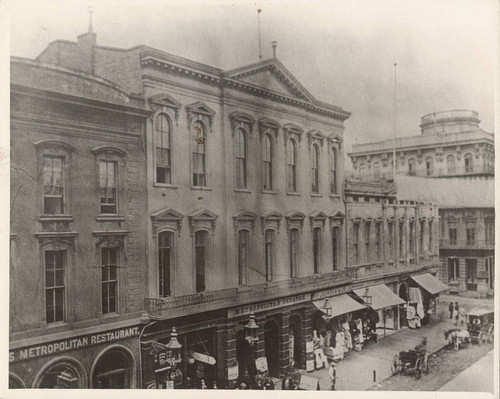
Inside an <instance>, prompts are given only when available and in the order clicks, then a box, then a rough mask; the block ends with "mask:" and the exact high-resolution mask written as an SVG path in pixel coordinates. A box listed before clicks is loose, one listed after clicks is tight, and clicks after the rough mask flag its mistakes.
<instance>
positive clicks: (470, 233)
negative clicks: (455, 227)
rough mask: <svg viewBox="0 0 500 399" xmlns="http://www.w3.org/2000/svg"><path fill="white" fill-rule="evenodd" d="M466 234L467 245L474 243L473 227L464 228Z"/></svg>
mask: <svg viewBox="0 0 500 399" xmlns="http://www.w3.org/2000/svg"><path fill="white" fill-rule="evenodd" d="M466 235H467V246H469V247H470V246H473V245H476V229H474V228H473V227H468V228H467V230H466Z"/></svg>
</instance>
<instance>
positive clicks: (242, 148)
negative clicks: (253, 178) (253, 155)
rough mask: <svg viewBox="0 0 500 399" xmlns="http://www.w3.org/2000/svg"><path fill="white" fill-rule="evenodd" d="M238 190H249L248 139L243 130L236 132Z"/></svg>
mask: <svg viewBox="0 0 500 399" xmlns="http://www.w3.org/2000/svg"><path fill="white" fill-rule="evenodd" d="M235 145H236V188H247V138H246V135H245V132H244V131H243V129H238V130H237V131H236V143H235Z"/></svg>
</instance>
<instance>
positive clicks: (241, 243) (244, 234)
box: [238, 230, 248, 285]
mask: <svg viewBox="0 0 500 399" xmlns="http://www.w3.org/2000/svg"><path fill="white" fill-rule="evenodd" d="M247 265H248V230H240V231H239V232H238V284H239V285H246V283H247Z"/></svg>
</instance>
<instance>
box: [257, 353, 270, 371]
mask: <svg viewBox="0 0 500 399" xmlns="http://www.w3.org/2000/svg"><path fill="white" fill-rule="evenodd" d="M255 367H256V368H257V370H258V371H261V372H263V373H266V372H267V371H268V368H267V357H265V356H262V357H259V358H258V359H255Z"/></svg>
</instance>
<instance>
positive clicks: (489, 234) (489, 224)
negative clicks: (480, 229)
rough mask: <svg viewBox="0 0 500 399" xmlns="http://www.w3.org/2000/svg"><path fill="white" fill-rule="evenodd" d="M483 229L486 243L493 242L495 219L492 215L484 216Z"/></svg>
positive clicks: (490, 243)
mask: <svg viewBox="0 0 500 399" xmlns="http://www.w3.org/2000/svg"><path fill="white" fill-rule="evenodd" d="M484 230H485V237H484V238H485V241H486V245H492V244H494V243H495V219H493V218H492V217H487V218H484Z"/></svg>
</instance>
